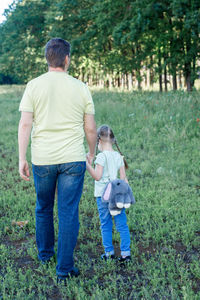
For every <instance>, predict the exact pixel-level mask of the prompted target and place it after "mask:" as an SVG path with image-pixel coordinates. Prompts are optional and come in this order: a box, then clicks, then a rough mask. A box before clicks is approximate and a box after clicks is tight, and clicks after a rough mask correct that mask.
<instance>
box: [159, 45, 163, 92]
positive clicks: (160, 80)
mask: <svg viewBox="0 0 200 300" xmlns="http://www.w3.org/2000/svg"><path fill="white" fill-rule="evenodd" d="M158 74H159V87H160V92H162V91H163V88H162V65H161V58H160V49H159V50H158Z"/></svg>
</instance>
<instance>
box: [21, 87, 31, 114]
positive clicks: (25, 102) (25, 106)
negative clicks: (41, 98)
mask: <svg viewBox="0 0 200 300" xmlns="http://www.w3.org/2000/svg"><path fill="white" fill-rule="evenodd" d="M19 111H27V112H33V100H32V97H31V91H30V85H29V84H27V86H26V89H25V91H24V94H23V97H22V100H21V102H20V105H19Z"/></svg>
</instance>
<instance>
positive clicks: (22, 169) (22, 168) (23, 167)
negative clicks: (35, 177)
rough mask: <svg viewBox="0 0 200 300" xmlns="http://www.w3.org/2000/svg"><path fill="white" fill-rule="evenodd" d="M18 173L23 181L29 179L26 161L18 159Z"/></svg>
mask: <svg viewBox="0 0 200 300" xmlns="http://www.w3.org/2000/svg"><path fill="white" fill-rule="evenodd" d="M19 174H20V177H21V178H22V179H24V180H25V181H30V179H29V177H30V173H29V167H28V162H27V161H26V160H23V161H19Z"/></svg>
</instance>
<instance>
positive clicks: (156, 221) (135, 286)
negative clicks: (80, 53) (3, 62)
mask: <svg viewBox="0 0 200 300" xmlns="http://www.w3.org/2000/svg"><path fill="white" fill-rule="evenodd" d="M22 92H23V87H17V86H12V87H11V86H7V87H6V86H2V87H0V128H1V129H0V200H1V201H0V216H1V219H0V232H1V246H0V251H1V256H0V264H1V270H0V275H1V285H0V289H1V296H0V299H5V300H7V299H12V300H13V299H20V300H21V299H26V300H27V299H80V300H83V299H95V300H96V299H97V300H101V299H103V300H104V299H105V300H107V299H109V300H110V299H113V300H114V299H120V300H121V299H124V300H125V299H156V300H157V299H159V300H160V299H174V300H177V299H186V300H187V299H188V300H193V299H194V300H198V299H200V263H199V261H200V227H199V224H200V199H199V195H200V192H199V189H200V182H199V175H200V167H199V153H200V142H199V138H200V122H197V119H198V118H200V107H199V104H200V101H199V99H200V93H199V92H193V93H191V94H187V93H184V92H182V91H180V92H168V93H163V94H160V93H158V92H132V93H131V92H130V93H119V92H106V91H96V92H94V93H93V98H94V102H95V107H96V122H97V126H99V125H101V124H103V123H106V124H109V125H110V126H111V127H112V128H113V131H114V133H115V135H116V137H117V140H118V144H119V146H120V148H121V151H122V152H123V153H124V155H125V157H126V158H127V161H128V164H129V169H128V171H127V175H128V178H129V183H130V185H131V187H132V189H133V192H134V195H135V198H136V204H135V205H134V206H132V207H131V208H130V209H128V210H127V218H128V224H129V228H130V232H131V240H132V242H131V249H132V258H133V259H132V262H131V263H130V264H129V265H128V266H127V268H122V267H119V266H117V265H116V264H115V263H113V262H109V263H107V264H106V263H102V262H101V261H100V259H99V257H100V254H101V253H103V247H102V243H101V234H100V229H99V219H98V213H97V207H96V203H95V200H94V197H93V180H92V179H91V178H90V177H89V175H88V174H86V178H85V185H84V191H83V195H82V199H81V203H80V233H79V239H78V243H77V247H76V251H75V262H76V266H77V267H79V269H80V271H81V276H80V277H78V278H75V279H72V280H70V281H69V282H68V284H67V286H66V287H64V286H60V287H58V286H57V285H56V276H55V265H56V264H55V263H54V262H52V263H51V264H50V265H49V267H46V266H42V265H40V264H39V262H38V260H37V249H36V244H35V236H34V232H35V228H34V226H35V220H34V209H35V192H34V186H33V178H31V182H30V183H27V182H23V181H21V180H20V178H19V175H18V151H17V126H18V122H19V118H20V114H19V113H18V106H19V102H20V99H21V95H22ZM28 158H29V161H30V149H29V154H28ZM13 220H15V221H23V220H28V221H29V222H28V224H27V225H26V226H24V227H23V228H19V227H18V226H13V225H12V221H13ZM55 231H56V234H57V231H58V226H57V211H56V207H55ZM113 240H114V245H115V248H116V253H117V254H119V253H120V249H119V242H120V241H119V235H118V233H117V232H116V231H114V233H113ZM56 247H57V245H55V248H56Z"/></svg>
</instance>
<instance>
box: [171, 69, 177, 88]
mask: <svg viewBox="0 0 200 300" xmlns="http://www.w3.org/2000/svg"><path fill="white" fill-rule="evenodd" d="M172 84H173V90H174V91H176V90H177V77H176V73H174V74H173V75H172Z"/></svg>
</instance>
